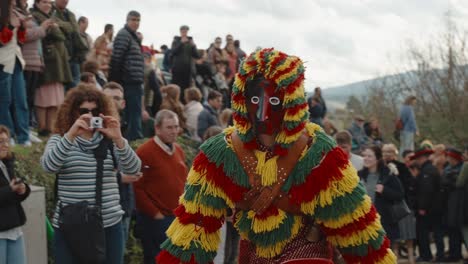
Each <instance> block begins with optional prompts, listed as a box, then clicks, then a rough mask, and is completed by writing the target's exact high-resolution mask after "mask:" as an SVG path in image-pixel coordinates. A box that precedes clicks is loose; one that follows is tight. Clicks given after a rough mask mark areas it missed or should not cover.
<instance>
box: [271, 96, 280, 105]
mask: <svg viewBox="0 0 468 264" xmlns="http://www.w3.org/2000/svg"><path fill="white" fill-rule="evenodd" d="M280 103H281V100H280V99H279V98H278V97H270V104H271V105H279V104H280Z"/></svg>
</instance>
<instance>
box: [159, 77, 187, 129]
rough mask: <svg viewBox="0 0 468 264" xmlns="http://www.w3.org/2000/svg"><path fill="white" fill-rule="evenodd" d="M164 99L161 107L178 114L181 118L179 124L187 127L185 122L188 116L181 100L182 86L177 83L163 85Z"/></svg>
mask: <svg viewBox="0 0 468 264" xmlns="http://www.w3.org/2000/svg"><path fill="white" fill-rule="evenodd" d="M161 93H162V94H163V99H162V103H161V107H160V109H167V110H171V111H173V112H174V113H176V114H177V116H178V118H179V125H180V127H182V128H184V129H185V128H186V126H185V123H186V120H187V118H186V117H185V114H184V105H183V104H182V103H181V102H180V87H179V86H178V85H176V84H169V85H166V86H163V87H161Z"/></svg>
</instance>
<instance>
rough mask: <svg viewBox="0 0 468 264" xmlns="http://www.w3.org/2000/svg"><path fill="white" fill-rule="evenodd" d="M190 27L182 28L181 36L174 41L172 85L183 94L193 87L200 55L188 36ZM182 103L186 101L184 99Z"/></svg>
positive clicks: (172, 48)
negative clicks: (193, 78) (193, 77)
mask: <svg viewBox="0 0 468 264" xmlns="http://www.w3.org/2000/svg"><path fill="white" fill-rule="evenodd" d="M188 31H189V27H188V26H187V25H183V26H181V27H180V36H175V37H174V40H173V41H172V46H171V50H172V83H173V84H177V85H178V86H179V87H180V92H181V94H184V91H185V89H187V88H189V87H190V86H191V85H192V76H194V73H195V72H194V71H195V60H194V59H199V58H200V55H199V54H198V51H197V46H196V45H195V43H194V41H193V38H192V37H191V36H188V35H187V34H188ZM181 101H182V103H185V99H184V98H182V100H181Z"/></svg>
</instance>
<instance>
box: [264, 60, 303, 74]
mask: <svg viewBox="0 0 468 264" xmlns="http://www.w3.org/2000/svg"><path fill="white" fill-rule="evenodd" d="M296 60H298V58H297V57H294V56H288V57H286V59H285V61H284V62H283V63H282V64H281V65H279V66H278V67H276V69H273V71H272V73H271V74H272V75H275V74H276V73H277V72H280V71H282V70H285V69H287V68H289V66H291V63H293V62H294V61H296Z"/></svg>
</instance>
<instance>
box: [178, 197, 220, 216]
mask: <svg viewBox="0 0 468 264" xmlns="http://www.w3.org/2000/svg"><path fill="white" fill-rule="evenodd" d="M179 204H183V205H184V207H185V211H186V212H187V213H190V214H196V213H201V214H202V215H204V216H212V217H216V218H222V217H224V215H225V213H226V212H225V211H226V210H224V209H215V208H212V207H208V206H205V205H202V204H199V203H197V202H192V201H187V200H185V199H184V195H182V196H181V197H180V198H179Z"/></svg>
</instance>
